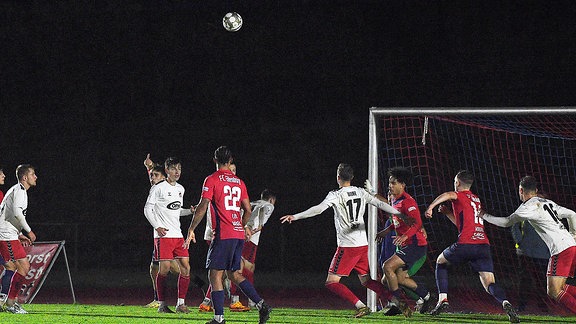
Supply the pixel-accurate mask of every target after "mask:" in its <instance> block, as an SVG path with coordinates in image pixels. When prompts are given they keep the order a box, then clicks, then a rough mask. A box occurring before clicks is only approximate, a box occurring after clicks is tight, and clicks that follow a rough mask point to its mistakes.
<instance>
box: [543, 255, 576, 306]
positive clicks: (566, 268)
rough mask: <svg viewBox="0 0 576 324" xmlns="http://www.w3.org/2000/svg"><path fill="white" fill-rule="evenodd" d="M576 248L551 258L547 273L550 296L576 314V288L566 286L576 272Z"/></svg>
mask: <svg viewBox="0 0 576 324" xmlns="http://www.w3.org/2000/svg"><path fill="white" fill-rule="evenodd" d="M575 258H576V247H574V246H573V247H571V248H568V249H566V250H564V251H562V252H560V253H559V254H556V255H553V256H551V257H550V261H549V262H548V271H547V273H546V275H547V278H546V286H547V287H546V289H547V292H548V296H550V297H551V298H552V299H554V300H556V301H557V302H558V303H559V304H560V305H562V306H564V307H566V308H567V309H569V310H570V311H571V312H573V313H576V287H574V286H571V285H568V284H566V278H567V277H573V276H574V272H575V270H576V260H575Z"/></svg>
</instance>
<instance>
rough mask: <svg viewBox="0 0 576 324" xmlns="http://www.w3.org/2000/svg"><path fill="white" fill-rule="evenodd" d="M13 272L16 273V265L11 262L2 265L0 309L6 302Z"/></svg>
mask: <svg viewBox="0 0 576 324" xmlns="http://www.w3.org/2000/svg"><path fill="white" fill-rule="evenodd" d="M14 272H16V264H14V262H12V261H8V262H5V263H4V269H3V274H2V276H1V277H2V278H1V279H0V280H1V281H0V282H1V285H2V290H1V291H0V307H1V306H2V305H3V303H4V302H6V298H8V290H9V289H10V281H12V276H14Z"/></svg>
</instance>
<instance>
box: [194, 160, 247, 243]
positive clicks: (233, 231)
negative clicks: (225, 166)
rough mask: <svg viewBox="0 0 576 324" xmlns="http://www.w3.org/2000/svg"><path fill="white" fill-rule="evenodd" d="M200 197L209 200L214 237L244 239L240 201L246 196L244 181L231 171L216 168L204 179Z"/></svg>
mask: <svg viewBox="0 0 576 324" xmlns="http://www.w3.org/2000/svg"><path fill="white" fill-rule="evenodd" d="M202 198H206V199H209V200H210V217H211V221H212V231H213V232H214V233H215V239H242V240H243V239H244V225H243V224H242V213H241V209H240V202H241V201H242V200H244V199H249V198H248V190H246V185H244V181H242V180H241V179H240V178H238V177H237V176H236V175H234V173H232V171H229V170H218V171H216V172H214V173H212V174H211V175H209V176H208V177H206V179H204V185H203V187H202Z"/></svg>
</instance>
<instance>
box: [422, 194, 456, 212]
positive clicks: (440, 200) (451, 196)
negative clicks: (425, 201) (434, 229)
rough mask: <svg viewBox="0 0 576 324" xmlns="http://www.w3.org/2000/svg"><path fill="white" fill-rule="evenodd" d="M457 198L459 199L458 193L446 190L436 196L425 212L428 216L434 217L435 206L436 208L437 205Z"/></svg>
mask: <svg viewBox="0 0 576 324" xmlns="http://www.w3.org/2000/svg"><path fill="white" fill-rule="evenodd" d="M456 199H458V195H457V194H456V192H455V191H448V192H445V193H443V194H441V195H440V196H438V197H436V199H434V201H432V203H431V204H430V206H428V209H426V212H425V213H424V214H425V215H426V217H427V218H432V215H433V214H434V208H436V206H438V205H440V204H441V203H443V202H445V201H448V200H456Z"/></svg>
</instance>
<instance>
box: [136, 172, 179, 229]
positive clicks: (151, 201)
mask: <svg viewBox="0 0 576 324" xmlns="http://www.w3.org/2000/svg"><path fill="white" fill-rule="evenodd" d="M183 197H184V187H183V186H182V185H180V184H179V183H177V182H176V183H175V184H174V185H171V184H169V183H168V181H165V180H164V181H160V182H158V183H157V184H155V185H153V186H152V188H150V193H149V194H148V199H147V200H146V205H145V206H144V215H145V216H146V218H147V219H148V222H150V225H152V227H153V228H154V238H159V237H165V238H179V237H183V235H182V229H181V228H180V216H184V215H186V214H190V210H188V212H186V209H181V208H180V207H181V206H182V203H183ZM158 227H163V228H167V229H168V232H166V235H165V236H159V235H158V232H157V231H156V228H158Z"/></svg>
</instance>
